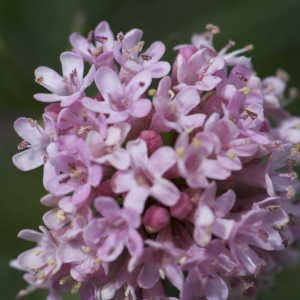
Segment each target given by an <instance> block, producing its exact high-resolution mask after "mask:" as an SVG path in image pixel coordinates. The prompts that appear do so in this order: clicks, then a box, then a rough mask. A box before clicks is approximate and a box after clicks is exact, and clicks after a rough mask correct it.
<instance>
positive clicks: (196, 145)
mask: <svg viewBox="0 0 300 300" xmlns="http://www.w3.org/2000/svg"><path fill="white" fill-rule="evenodd" d="M192 145H193V146H194V147H195V148H196V149H199V148H201V145H202V143H201V141H200V140H199V139H197V138H196V137H195V138H193V140H192Z"/></svg>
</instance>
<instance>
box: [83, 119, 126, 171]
mask: <svg viewBox="0 0 300 300" xmlns="http://www.w3.org/2000/svg"><path fill="white" fill-rule="evenodd" d="M129 131H130V125H129V124H128V123H118V124H116V125H113V126H110V127H108V128H107V130H106V133H103V134H101V133H99V132H97V131H91V132H90V133H89V134H88V136H87V139H86V142H87V146H88V148H89V152H90V154H91V157H92V160H93V161H94V162H96V163H100V164H103V163H109V164H110V165H112V166H113V167H115V168H117V169H119V170H124V169H127V168H128V167H129V165H130V157H129V154H128V153H127V151H126V150H125V149H123V148H122V144H123V143H124V141H125V139H126V137H127V134H128V132H129Z"/></svg>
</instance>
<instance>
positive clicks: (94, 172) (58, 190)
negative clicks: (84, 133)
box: [44, 136, 102, 206]
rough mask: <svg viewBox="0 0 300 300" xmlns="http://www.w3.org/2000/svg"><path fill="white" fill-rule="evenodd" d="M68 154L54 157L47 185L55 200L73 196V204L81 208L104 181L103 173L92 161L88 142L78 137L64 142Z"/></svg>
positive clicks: (48, 165)
mask: <svg viewBox="0 0 300 300" xmlns="http://www.w3.org/2000/svg"><path fill="white" fill-rule="evenodd" d="M61 143H62V144H61V147H62V148H64V151H61V152H59V153H57V154H55V155H54V154H52V155H53V157H51V158H50V160H49V162H48V163H47V165H46V168H45V173H44V184H45V187H46V188H47V190H48V191H49V192H51V193H52V194H53V195H55V196H63V195H67V194H69V193H73V194H72V198H71V201H72V202H73V203H74V204H75V205H78V206H80V205H81V204H82V203H83V202H84V201H85V200H86V199H87V198H88V196H89V195H90V193H91V189H92V187H96V186H97V185H98V184H99V183H100V180H101V178H102V169H101V167H100V166H98V165H96V164H93V163H92V162H91V161H90V160H89V155H88V152H87V149H86V145H85V144H84V142H83V141H82V140H80V139H78V138H76V137H74V136H66V137H64V140H61Z"/></svg>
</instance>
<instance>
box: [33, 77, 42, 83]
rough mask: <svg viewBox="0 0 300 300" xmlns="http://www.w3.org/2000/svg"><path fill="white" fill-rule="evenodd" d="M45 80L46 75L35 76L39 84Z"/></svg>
mask: <svg viewBox="0 0 300 300" xmlns="http://www.w3.org/2000/svg"><path fill="white" fill-rule="evenodd" d="M43 81H44V77H43V76H38V77H36V78H35V82H36V83H38V84H41V83H42V82H43Z"/></svg>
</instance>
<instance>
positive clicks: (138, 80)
mask: <svg viewBox="0 0 300 300" xmlns="http://www.w3.org/2000/svg"><path fill="white" fill-rule="evenodd" d="M95 82H96V85H97V87H98V89H99V91H100V93H101V95H102V96H103V98H104V101H96V100H92V99H90V98H85V99H84V100H83V103H84V105H85V106H86V107H87V108H88V109H91V110H92V111H96V112H100V113H103V114H108V115H109V118H108V119H107V122H108V123H117V122H123V121H126V120H127V119H128V118H129V117H130V116H132V117H134V118H143V117H145V116H146V115H148V114H149V112H150V110H151V108H152V105H151V102H150V100H148V99H146V98H143V97H142V96H143V94H144V92H145V91H146V90H147V88H148V87H149V85H150V83H151V77H150V73H149V72H147V71H144V72H141V73H139V74H137V75H136V76H134V77H133V78H132V79H131V80H130V81H129V83H128V84H126V85H124V84H122V83H121V81H120V78H119V76H118V74H117V73H115V72H114V71H113V70H111V69H110V68H108V67H101V68H100V69H99V70H98V71H97V73H96V75H95Z"/></svg>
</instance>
